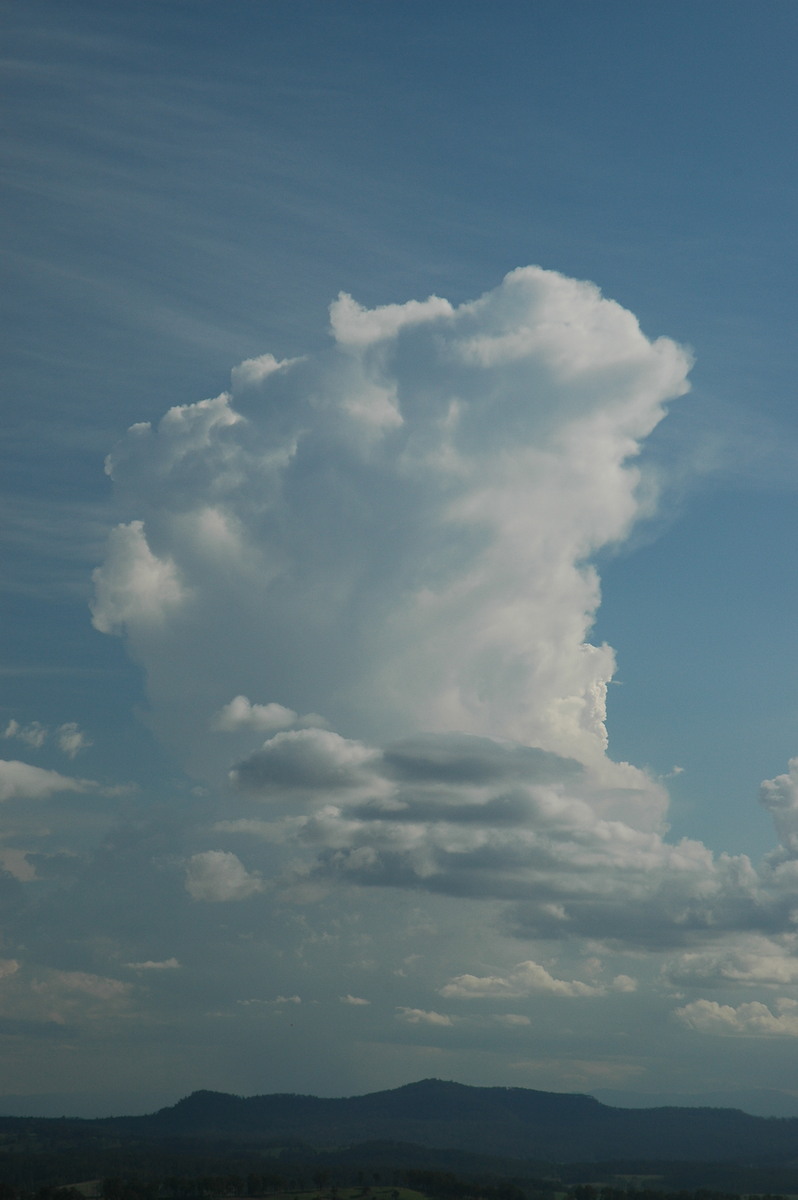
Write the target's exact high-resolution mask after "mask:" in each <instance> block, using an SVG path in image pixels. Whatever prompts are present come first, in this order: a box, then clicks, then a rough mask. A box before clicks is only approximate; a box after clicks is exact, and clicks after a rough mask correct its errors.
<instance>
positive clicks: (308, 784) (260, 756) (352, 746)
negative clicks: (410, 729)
mask: <svg viewBox="0 0 798 1200" xmlns="http://www.w3.org/2000/svg"><path fill="white" fill-rule="evenodd" d="M378 757H379V755H378V752H377V751H376V750H372V749H369V748H368V747H366V746H364V745H362V744H361V743H360V742H355V741H350V740H348V739H347V738H342V737H340V736H339V735H338V734H337V733H333V732H332V731H331V730H327V729H298V730H291V731H289V732H285V733H278V734H276V735H275V736H274V737H273V738H271V739H270V740H269V741H267V742H265V743H264V745H263V748H262V749H261V750H259V751H257V752H256V753H255V754H252V755H250V757H249V758H247V759H245V760H244V761H243V762H241V763H239V764H238V766H237V767H236V768H235V769H234V770H233V772H232V773H231V779H232V782H233V784H234V786H235V787H237V788H240V789H241V790H242V791H247V792H252V793H255V794H261V795H268V794H269V793H270V792H273V791H276V790H278V789H281V788H301V789H307V790H310V791H321V790H323V791H324V792H325V793H326V792H329V791H337V790H339V789H356V788H358V787H361V786H363V785H364V784H368V783H369V782H370V781H371V777H370V773H369V770H368V768H369V766H370V764H371V763H372V762H374V761H376V760H377V759H378Z"/></svg>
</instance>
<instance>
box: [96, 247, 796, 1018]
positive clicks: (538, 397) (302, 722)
mask: <svg viewBox="0 0 798 1200" xmlns="http://www.w3.org/2000/svg"><path fill="white" fill-rule="evenodd" d="M330 321H331V332H332V335H333V336H332V340H331V344H330V347H329V349H328V350H326V351H323V352H321V353H319V354H318V355H317V356H316V357H315V358H313V359H310V358H297V359H292V360H285V361H279V360H278V359H277V358H275V357H273V356H271V355H268V354H266V355H263V356H261V357H259V358H255V359H249V360H247V362H246V363H244V364H242V366H241V367H240V368H238V369H237V370H236V371H234V372H233V378H232V390H231V391H229V392H224V393H222V394H221V395H218V396H216V397H214V398H213V399H207V400H202V401H200V402H198V403H197V404H193V405H182V406H178V407H175V408H172V409H170V410H169V411H168V412H167V413H166V414H165V416H164V417H163V419H162V420H161V421H160V422H159V423H158V424H157V425H150V424H138V425H135V426H132V427H131V429H130V430H129V431H128V433H127V435H126V436H125V437H124V438H123V439H122V441H121V442H120V443H119V445H118V446H117V447H116V448H115V449H114V451H113V453H112V454H111V455H110V456H109V459H108V465H107V469H108V471H109V474H110V475H111V476H112V478H113V480H114V485H115V489H116V494H117V497H118V502H119V504H120V505H121V506H122V510H123V512H124V514H125V517H126V521H125V523H123V524H120V525H119V526H118V527H117V529H116V530H115V532H114V534H113V536H112V538H111V541H110V543H109V548H108V553H107V556H106V561H105V563H104V564H103V566H102V567H101V568H99V570H98V572H97V574H96V578H95V602H94V616H95V624H97V627H98V628H100V629H102V630H104V631H106V632H117V633H121V634H122V635H123V636H125V637H126V639H127V641H128V645H129V647H130V651H131V653H132V655H133V656H134V657H135V658H136V660H137V661H138V662H139V663H141V664H142V666H143V667H144V669H145V671H146V675H147V687H148V693H149V699H150V705H151V708H150V712H151V716H150V720H151V723H152V726H153V727H154V728H155V729H156V730H157V731H158V732H159V734H160V735H161V736H162V738H163V739H164V741H166V742H167V743H169V744H171V745H172V746H173V747H175V748H176V749H177V750H178V752H179V754H180V755H181V756H182V761H183V763H184V764H185V765H186V767H187V768H188V769H189V770H190V771H191V772H192V773H193V774H195V775H196V776H199V777H204V778H205V779H206V780H207V781H208V783H209V784H212V785H213V787H214V788H216V787H220V786H223V785H224V783H225V780H226V781H227V782H228V783H229V784H230V785H231V789H232V796H233V800H232V801H231V803H235V802H237V803H239V804H240V805H242V806H247V805H249V804H252V803H257V804H259V805H262V806H263V807H264V808H266V809H268V813H267V816H266V817H261V816H260V815H258V816H253V814H252V810H251V808H249V809H247V808H246V807H244V810H243V811H238V812H236V813H230V812H229V811H228V812H226V813H225V814H224V816H225V818H226V819H225V820H220V821H217V822H216V823H215V825H214V826H213V831H214V837H223V836H224V837H230V838H235V837H239V838H240V837H242V836H246V835H247V833H249V834H252V835H255V836H256V837H257V841H258V851H259V852H262V853H263V854H264V855H266V853H267V851H268V853H269V854H270V855H272V857H271V858H269V859H268V862H269V867H268V869H269V870H270V871H273V869H274V863H275V861H276V860H277V856H278V850H279V848H280V847H283V850H282V851H281V853H283V854H286V853H293V854H294V855H295V858H294V859H293V860H292V861H291V862H290V863H288V862H287V861H286V860H285V859H284V860H283V870H282V872H281V873H280V871H279V868H278V871H277V872H276V873H274V874H273V875H269V878H270V879H274V881H275V883H274V886H275V887H277V888H278V889H279V890H280V894H281V895H283V896H286V897H287V896H288V894H289V892H290V889H291V888H292V887H294V888H296V887H297V886H299V887H301V888H305V889H311V891H312V889H313V888H314V886H316V885H323V886H324V887H327V886H329V885H330V884H332V883H335V882H341V883H344V884H346V885H359V886H361V887H383V888H399V889H405V890H408V891H412V890H424V891H426V892H428V893H433V894H434V893H437V894H441V895H444V896H454V897H469V898H472V899H475V900H476V899H484V900H490V901H502V902H504V905H505V907H504V910H503V917H502V931H503V932H504V933H509V934H510V935H512V936H515V937H518V938H522V939H533V938H542V939H559V938H562V937H568V938H587V939H594V940H598V941H603V942H604V943H606V944H611V945H612V946H614V947H618V948H624V947H625V948H629V947H635V948H636V947H641V946H645V947H648V948H651V949H655V950H660V949H667V948H673V947H683V948H685V949H691V948H693V947H694V945H695V944H696V943H701V944H702V945H704V946H706V945H707V944H708V943H709V944H712V945H716V944H718V943H719V942H721V941H722V940H723V938H724V937H726V936H731V935H732V934H736V933H740V932H746V933H755V934H757V935H761V936H762V937H775V936H780V934H781V933H782V932H783V931H785V930H787V929H789V928H790V927H791V925H790V922H791V920H792V915H791V914H792V912H793V908H794V905H793V901H792V899H791V897H792V896H793V895H794V892H795V886H796V882H797V880H796V875H797V874H798V855H793V851H794V849H795V848H794V847H793V844H792V843H793V840H795V838H794V831H793V824H794V825H795V827H796V828H798V821H794V819H793V818H794V810H798V801H796V798H795V797H796V795H798V783H796V780H798V767H796V768H795V771H793V768H792V766H791V772H792V774H791V775H790V776H788V777H779V779H778V780H774V781H770V783H769V784H766V785H763V801H764V802H765V803H766V805H767V806H768V807H769V808H770V810H771V811H772V812H773V813H774V815H775V817H776V820H777V825H778V827H779V829H780V831H781V833H780V836H781V837H782V844H783V849H782V851H781V852H780V854H779V855H778V856H776V857H771V859H770V860H769V862H768V864H766V866H765V867H764V868H762V869H755V868H754V866H753V865H752V863H751V862H750V861H749V859H748V858H747V857H746V856H745V855H725V854H719V855H714V854H713V853H711V852H710V850H709V849H708V848H707V847H706V846H705V845H703V844H702V843H700V842H698V841H695V840H692V839H681V840H679V841H675V842H673V841H669V840H668V837H667V825H666V821H665V817H666V811H667V803H668V798H667V793H666V791H665V788H664V787H663V785H662V782H661V781H659V780H656V779H653V778H651V776H650V775H649V774H647V773H646V772H644V771H642V770H639V769H637V768H635V767H633V766H631V765H629V764H627V763H615V762H613V761H612V760H611V759H610V757H609V756H608V753H607V734H606V729H605V706H606V691H607V685H608V683H609V681H610V679H611V678H612V675H613V672H614V668H615V659H614V653H613V651H612V649H611V647H609V646H607V645H604V644H594V643H593V642H591V629H592V626H593V622H594V619H595V615H596V612H597V607H598V604H599V600H600V586H599V578H598V574H597V571H596V568H595V565H594V562H595V559H596V556H597V555H598V554H599V553H601V552H602V551H606V550H607V549H608V548H612V547H615V546H617V545H618V544H620V543H622V542H623V541H624V539H626V538H627V537H628V536H629V534H630V532H631V531H632V530H633V528H634V526H635V523H636V522H637V521H639V520H641V519H643V518H645V517H647V516H649V515H651V513H652V512H653V511H654V508H655V506H656V486H655V481H654V480H653V478H652V477H651V476H650V475H649V474H648V472H647V470H646V468H645V464H644V462H643V460H642V459H641V449H642V447H643V444H644V442H645V439H646V438H647V437H648V436H649V434H650V433H651V432H652V430H653V429H654V428H655V427H656V426H657V424H658V423H659V422H660V420H661V419H662V418H663V416H664V414H665V411H666V405H667V404H668V403H669V402H670V401H672V400H675V399H677V398H678V397H680V396H682V395H683V394H684V393H685V392H686V391H687V386H688V385H687V373H688V370H689V367H690V357H689V355H688V354H687V353H686V352H685V351H684V350H683V349H682V348H680V347H679V346H677V345H676V344H675V343H673V342H671V341H669V340H668V339H664V338H660V339H657V340H654V341H652V340H650V339H649V338H647V337H646V336H645V335H644V334H643V333H642V331H641V330H640V327H639V324H638V322H637V320H636V319H635V317H634V316H633V314H631V313H630V312H628V311H626V310H625V309H623V308H622V307H621V306H620V305H618V304H616V303H615V302H613V301H610V300H607V299H605V298H604V297H602V295H601V293H600V292H599V291H598V289H597V288H596V287H595V286H593V285H592V284H589V283H585V282H581V281H577V280H573V279H567V278H565V277H564V276H562V275H559V274H557V273H556V272H552V271H545V270H542V269H541V268H538V267H528V268H522V269H519V270H516V271H513V272H511V273H510V274H509V275H507V276H506V277H505V279H504V280H503V281H502V282H501V283H500V284H499V286H498V287H496V288H494V289H493V290H492V291H489V292H486V293H485V294H484V295H482V296H480V297H478V298H477V299H476V300H474V301H471V302H468V303H464V304H461V305H458V306H455V305H452V304H451V303H449V302H448V301H447V300H445V299H442V298H440V297H435V296H433V297H430V298H429V299H427V300H424V301H420V302H416V301H410V302H408V303H407V304H395V305H386V306H384V307H381V308H377V309H374V310H368V309H366V308H363V307H362V306H361V305H359V304H358V303H357V302H356V301H355V300H354V299H352V298H351V297H349V296H346V295H341V296H339V298H338V300H337V301H336V302H335V303H334V304H333V305H332V307H331V310H330ZM264 695H266V696H270V697H275V699H273V700H272V701H271V702H269V703H254V702H252V701H251V700H250V699H249V697H251V696H264ZM230 697H233V699H232V700H231V699H230ZM316 712H322V713H324V714H325V715H326V716H327V717H328V718H329V726H328V727H326V728H322V727H320V726H319V725H315V723H314V724H313V725H311V718H308V717H305V718H300V717H298V716H297V714H299V713H316ZM313 720H314V722H315V719H313ZM209 726H212V727H213V728H216V729H217V730H224V731H229V732H242V731H252V732H261V733H263V734H265V735H267V737H266V740H265V742H264V743H263V745H262V746H261V747H260V748H259V749H257V750H255V751H254V752H253V753H250V754H248V755H247V756H246V757H243V758H240V759H239V761H237V762H235V763H234V764H233V766H232V769H231V768H230V764H229V762H228V761H227V760H226V759H225V757H224V750H223V748H221V749H220V745H221V744H220V742H219V740H218V739H213V738H208V737H207V733H206V731H207V730H208V728H209ZM419 730H423V731H424V733H423V734H419ZM793 775H795V779H794V778H793ZM261 811H262V810H261ZM796 846H798V842H796ZM791 856H793V857H791ZM259 861H260V860H259ZM266 861H267V859H266V858H264V862H266ZM297 881H299V882H298V883H297ZM186 886H187V888H188V890H189V894H190V895H192V896H193V897H194V898H195V899H205V900H210V899H213V900H229V899H243V898H245V897H247V896H252V895H255V894H256V893H257V892H259V891H262V890H264V888H265V886H266V885H265V883H264V876H263V874H262V873H261V871H260V870H257V871H248V870H247V869H246V868H245V867H244V866H243V864H242V862H241V860H240V859H239V858H238V857H237V856H236V855H235V854H233V853H232V852H231V851H229V850H227V849H212V850H206V851H204V852H201V853H199V854H195V855H194V856H193V857H192V858H190V859H189V862H188V868H187V882H186ZM270 886H271V885H270ZM313 894H316V893H313ZM674 969H675V970H676V969H677V968H674ZM682 969H683V970H685V969H686V967H685V966H684V964H683V966H682ZM528 970H529V971H532V968H529V969H528ZM539 972H543V974H540V973H539V974H538V975H537V976H536V979H537V983H536V986H537V987H538V988H540V989H543V990H546V989H548V990H549V991H551V992H557V991H558V989H559V994H562V995H565V994H575V993H577V992H579V990H580V989H583V990H582V994H583V995H588V994H597V992H598V991H599V990H600V987H604V988H605V989H606V988H611V987H616V989H617V990H619V991H620V990H624V989H625V988H631V987H632V986H634V981H633V980H631V978H630V977H629V976H627V975H620V976H618V977H617V982H616V984H607V985H603V984H602V985H599V984H598V983H597V982H595V981H592V982H586V983H580V982H579V981H575V980H567V979H566V980H558V979H555V978H554V977H553V976H549V975H547V973H545V969H544V968H542V967H540V968H539ZM458 978H459V979H460V980H461V981H462V980H465V979H467V978H469V977H468V976H465V975H464V976H461V977H458ZM470 978H472V980H473V981H476V982H472V985H471V986H473V987H480V986H482V987H488V986H495V987H499V988H500V987H501V985H502V981H503V983H504V985H505V986H506V988H507V989H510V991H511V992H512V990H513V988H519V987H521V983H520V982H519V980H518V979H515V977H511V976H504V975H499V976H497V977H496V979H495V980H494V981H493V983H492V984H489V983H487V982H485V979H488V978H489V977H482V976H477V975H474V976H473V977H470ZM491 978H492V977H491ZM533 982H534V981H533V980H532V979H531V977H530V978H528V979H527V981H526V986H527V987H529V988H531V987H533ZM452 986H454V981H452ZM460 986H462V987H465V986H466V985H465V984H464V983H462V982H461V984H460ZM584 989H587V990H584ZM519 994H526V993H524V992H523V990H522V991H521V992H520V993H519Z"/></svg>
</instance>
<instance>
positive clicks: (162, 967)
mask: <svg viewBox="0 0 798 1200" xmlns="http://www.w3.org/2000/svg"><path fill="white" fill-rule="evenodd" d="M180 965H181V964H180V963H179V962H178V960H177V959H176V958H165V959H164V960H163V962H153V961H148V962H129V963H125V966H126V967H128V968H129V969H130V970H131V971H176V970H178V968H179V967H180Z"/></svg>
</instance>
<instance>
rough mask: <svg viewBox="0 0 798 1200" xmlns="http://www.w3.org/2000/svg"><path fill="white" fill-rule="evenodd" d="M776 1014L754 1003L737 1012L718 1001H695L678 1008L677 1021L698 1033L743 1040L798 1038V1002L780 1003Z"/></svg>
mask: <svg viewBox="0 0 798 1200" xmlns="http://www.w3.org/2000/svg"><path fill="white" fill-rule="evenodd" d="M775 1009H776V1011H775V1012H773V1011H772V1010H771V1009H769V1008H768V1006H767V1005H766V1004H762V1003H761V1002H760V1001H758V1000H752V1001H750V1002H749V1003H747V1004H740V1005H738V1007H737V1008H734V1007H732V1006H731V1005H730V1004H718V1002H717V1001H716V1000H695V1001H693V1003H692V1004H685V1005H684V1007H683V1008H677V1009H676V1011H675V1016H676V1018H677V1020H678V1021H680V1022H681V1023H682V1024H683V1025H687V1026H688V1028H690V1029H694V1030H695V1031H696V1032H697V1033H709V1034H725V1035H737V1036H744V1037H798V1000H791V999H787V998H784V999H779V1000H776V1002H775Z"/></svg>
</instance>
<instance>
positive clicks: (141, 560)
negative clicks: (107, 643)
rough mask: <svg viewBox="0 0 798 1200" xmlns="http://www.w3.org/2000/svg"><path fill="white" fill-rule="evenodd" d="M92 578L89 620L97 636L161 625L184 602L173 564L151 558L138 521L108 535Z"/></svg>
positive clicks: (153, 556) (122, 526)
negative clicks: (101, 556)
mask: <svg viewBox="0 0 798 1200" xmlns="http://www.w3.org/2000/svg"><path fill="white" fill-rule="evenodd" d="M93 579H94V589H95V597H94V601H93V603H92V620H93V624H94V627H95V628H96V629H99V630H100V632H101V633H114V632H118V631H120V630H121V629H123V628H125V627H132V628H136V627H138V626H144V627H146V626H150V625H157V624H160V623H163V622H164V621H165V620H166V617H167V615H168V613H169V611H170V610H172V609H175V608H178V607H180V606H181V604H182V602H183V600H184V598H185V590H184V588H183V587H182V585H181V584H180V581H179V578H178V573H177V568H176V566H175V564H174V562H173V560H172V559H171V558H169V557H167V558H158V557H157V555H155V554H153V552H152V550H151V549H150V547H149V545H148V542H147V538H146V535H145V532H144V523H143V522H142V521H131V522H130V524H129V525H119V526H117V528H116V529H115V530H113V532H112V533H111V536H110V538H109V542H108V552H107V555H106V559H105V563H104V565H103V566H102V567H98V568H97V570H96V571H95V572H94V573H93Z"/></svg>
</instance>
